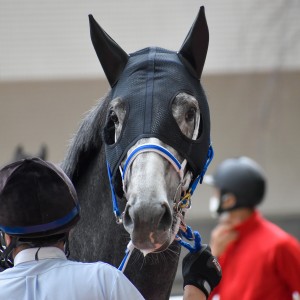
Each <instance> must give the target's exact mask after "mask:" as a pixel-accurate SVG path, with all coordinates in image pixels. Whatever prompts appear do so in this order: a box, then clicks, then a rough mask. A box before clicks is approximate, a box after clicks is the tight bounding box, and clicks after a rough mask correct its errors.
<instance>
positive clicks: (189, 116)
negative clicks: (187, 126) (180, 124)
mask: <svg viewBox="0 0 300 300" xmlns="http://www.w3.org/2000/svg"><path fill="white" fill-rule="evenodd" d="M195 116H196V109H195V108H194V107H192V108H190V109H189V110H188V111H187V113H186V114H185V120H186V121H187V122H191V121H194V120H195Z"/></svg>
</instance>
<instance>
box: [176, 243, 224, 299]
mask: <svg viewBox="0 0 300 300" xmlns="http://www.w3.org/2000/svg"><path fill="white" fill-rule="evenodd" d="M182 276H183V287H185V286H186V285H188V284H189V285H194V286H196V287H197V288H199V289H200V290H201V291H202V292H203V293H204V294H205V295H206V297H208V296H209V294H210V293H211V291H212V290H213V289H214V288H215V287H216V286H217V285H218V284H219V282H220V280H221V278H222V270H221V266H220V265H219V262H218V260H217V259H216V258H215V257H214V256H213V255H212V254H211V250H210V247H209V246H208V245H202V247H201V250H200V251H198V252H196V253H189V254H187V255H186V256H185V257H184V259H183V262H182Z"/></svg>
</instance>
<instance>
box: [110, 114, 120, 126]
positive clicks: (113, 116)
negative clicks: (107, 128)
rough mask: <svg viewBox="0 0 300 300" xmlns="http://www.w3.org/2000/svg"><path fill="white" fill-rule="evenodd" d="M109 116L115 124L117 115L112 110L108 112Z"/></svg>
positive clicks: (117, 121)
mask: <svg viewBox="0 0 300 300" xmlns="http://www.w3.org/2000/svg"><path fill="white" fill-rule="evenodd" d="M109 118H110V120H111V121H112V122H114V123H115V125H118V124H119V119H118V116H117V114H116V113H115V112H114V111H111V112H110V114H109Z"/></svg>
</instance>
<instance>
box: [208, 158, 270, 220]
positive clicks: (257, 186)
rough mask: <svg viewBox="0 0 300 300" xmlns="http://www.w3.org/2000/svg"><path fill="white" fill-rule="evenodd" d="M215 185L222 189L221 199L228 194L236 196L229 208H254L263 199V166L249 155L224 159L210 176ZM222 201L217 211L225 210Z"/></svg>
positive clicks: (264, 186) (264, 183)
mask: <svg viewBox="0 0 300 300" xmlns="http://www.w3.org/2000/svg"><path fill="white" fill-rule="evenodd" d="M210 179H211V182H210V184H212V185H213V186H215V187H216V188H218V189H219V190H220V193H221V195H220V199H221V201H222V198H223V197H224V195H226V194H233V195H234V196H235V197H236V204H235V205H234V206H232V207H230V209H228V210H233V209H236V208H239V207H249V208H254V207H255V206H257V205H258V204H260V203H261V202H262V200H263V197H264V194H265V189H266V179H265V175H264V172H263V170H262V168H261V167H260V166H259V165H258V164H257V163H256V162H255V161H253V160H252V159H250V158H248V157H238V158H230V159H226V160H224V161H223V162H222V163H221V164H220V165H219V166H218V167H217V169H216V171H215V172H214V174H213V175H212V177H211V178H210ZM221 201H220V203H219V207H218V208H217V212H218V213H219V214H220V213H222V212H223V211H224V209H222V208H221V204H222V203H221Z"/></svg>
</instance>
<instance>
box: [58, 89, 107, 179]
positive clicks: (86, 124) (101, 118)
mask: <svg viewBox="0 0 300 300" xmlns="http://www.w3.org/2000/svg"><path fill="white" fill-rule="evenodd" d="M109 101H110V92H109V93H108V94H107V95H106V96H104V97H103V98H101V99H100V100H99V101H98V103H97V104H96V105H95V106H94V107H93V108H92V109H91V110H89V111H88V112H87V113H86V114H85V116H84V118H83V120H82V121H81V124H80V125H79V129H78V131H77V132H76V133H75V134H74V135H73V137H72V138H71V140H70V143H69V146H68V149H67V153H66V155H65V158H64V160H63V161H62V163H61V167H62V169H63V170H64V171H65V172H66V174H67V175H68V176H69V178H70V179H71V180H72V181H75V180H76V178H77V177H78V175H79V169H80V166H81V165H83V164H85V163H87V162H86V159H85V158H87V157H89V154H91V153H94V152H95V151H100V150H101V147H102V129H103V127H104V124H105V118H106V111H107V106H108V103H109Z"/></svg>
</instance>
